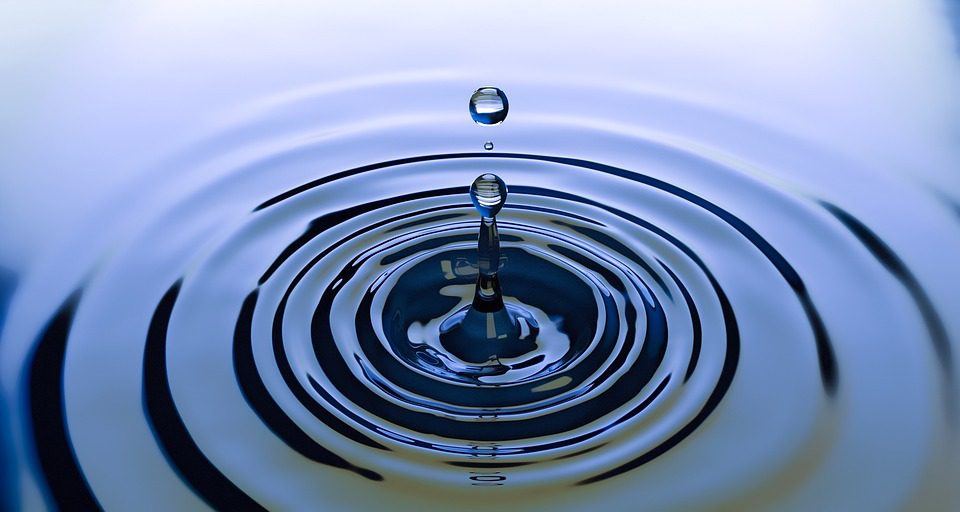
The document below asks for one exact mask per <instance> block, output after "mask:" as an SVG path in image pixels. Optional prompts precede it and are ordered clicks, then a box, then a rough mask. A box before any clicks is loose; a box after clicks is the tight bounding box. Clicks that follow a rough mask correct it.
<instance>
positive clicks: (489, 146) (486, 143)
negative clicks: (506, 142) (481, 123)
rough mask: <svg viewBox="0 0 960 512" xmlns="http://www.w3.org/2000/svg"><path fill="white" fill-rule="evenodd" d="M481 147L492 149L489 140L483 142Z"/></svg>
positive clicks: (491, 143)
mask: <svg viewBox="0 0 960 512" xmlns="http://www.w3.org/2000/svg"><path fill="white" fill-rule="evenodd" d="M483 149H486V150H487V151H491V150H493V142H490V141H489V140H488V141H486V142H484V143H483Z"/></svg>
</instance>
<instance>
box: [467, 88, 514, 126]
mask: <svg viewBox="0 0 960 512" xmlns="http://www.w3.org/2000/svg"><path fill="white" fill-rule="evenodd" d="M509 110H510V104H509V103H508V102H507V95H506V94H504V93H503V91H501V90H500V89H497V88H496V87H481V88H479V89H477V90H476V91H474V92H473V96H470V117H472V118H473V120H474V121H476V122H477V124H483V125H495V124H500V123H502V122H503V120H504V119H506V118H507V112H508V111H509Z"/></svg>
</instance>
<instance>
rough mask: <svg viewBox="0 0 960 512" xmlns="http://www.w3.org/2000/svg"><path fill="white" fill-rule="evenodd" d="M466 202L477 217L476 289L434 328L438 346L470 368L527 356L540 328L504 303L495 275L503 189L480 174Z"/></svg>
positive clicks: (491, 176)
mask: <svg viewBox="0 0 960 512" xmlns="http://www.w3.org/2000/svg"><path fill="white" fill-rule="evenodd" d="M470 200H472V201H473V205H474V206H475V207H476V208H477V211H478V212H480V216H481V217H482V218H481V219H480V232H479V235H478V237H477V263H478V265H477V270H478V273H477V285H476V287H475V290H474V295H473V302H472V303H471V304H470V305H468V306H466V307H464V308H462V309H460V310H459V311H457V312H456V313H454V314H453V315H451V316H449V317H447V318H446V319H445V320H444V321H443V322H442V323H441V324H440V343H441V344H442V345H443V347H444V348H445V349H447V350H448V351H450V353H452V354H455V355H456V356H457V357H459V358H460V359H462V360H463V361H467V362H471V363H484V362H490V361H498V360H499V359H500V358H511V357H518V356H521V355H523V354H527V353H529V352H531V351H532V350H534V349H535V348H536V338H537V335H538V334H539V332H540V327H539V325H538V324H537V321H536V319H535V318H534V317H533V315H532V314H531V313H530V312H529V311H527V310H526V309H525V308H523V307H520V306H518V305H514V304H505V303H504V300H503V292H502V291H501V289H500V278H499V276H498V273H499V271H500V234H499V231H498V230H497V218H496V215H497V213H498V212H499V211H500V209H501V208H503V203H505V202H506V200H507V185H506V184H505V183H504V182H503V180H501V179H500V177H499V176H497V175H496V174H492V173H487V174H482V175H480V176H478V177H477V179H475V180H473V185H471V186H470Z"/></svg>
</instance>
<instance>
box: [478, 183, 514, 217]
mask: <svg viewBox="0 0 960 512" xmlns="http://www.w3.org/2000/svg"><path fill="white" fill-rule="evenodd" d="M470 200H471V201H473V206H474V207H476V209H477V211H478V212H480V215H481V216H482V217H493V216H495V215H496V214H497V213H498V212H499V211H500V208H503V203H505V202H506V201H507V184H506V183H504V182H503V180H501V179H500V177H499V176H497V175H496V174H493V173H486V174H481V175H480V176H477V179H475V180H473V184H472V185H470Z"/></svg>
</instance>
